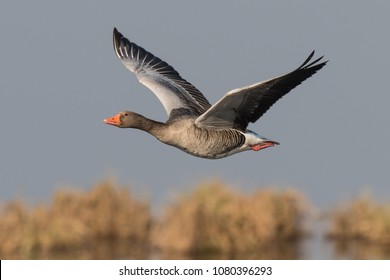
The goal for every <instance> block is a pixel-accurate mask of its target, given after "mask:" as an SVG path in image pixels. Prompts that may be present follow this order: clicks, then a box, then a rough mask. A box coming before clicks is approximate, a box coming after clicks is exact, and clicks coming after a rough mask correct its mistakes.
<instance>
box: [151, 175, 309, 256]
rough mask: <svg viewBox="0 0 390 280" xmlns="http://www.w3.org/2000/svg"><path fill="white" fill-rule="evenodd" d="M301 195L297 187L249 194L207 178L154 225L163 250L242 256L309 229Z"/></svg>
mask: <svg viewBox="0 0 390 280" xmlns="http://www.w3.org/2000/svg"><path fill="white" fill-rule="evenodd" d="M305 210H306V208H305V202H304V199H303V196H302V195H300V194H298V193H297V192H294V191H277V190H271V189H267V190H260V191H257V192H255V193H253V194H251V195H245V194H242V193H240V192H238V191H234V190H232V189H230V188H227V187H226V186H225V185H224V184H223V183H221V182H209V183H204V184H203V185H201V186H198V187H197V188H196V189H195V191H193V192H192V193H190V194H188V195H184V196H181V197H179V198H178V199H176V200H175V201H174V202H173V203H171V204H170V205H169V206H168V207H167V208H166V211H165V213H164V215H163V216H162V218H161V219H160V221H159V223H158V224H157V225H156V226H155V227H154V231H153V234H152V236H153V244H154V245H155V246H157V247H158V248H160V249H161V250H162V251H171V252H186V253H189V254H196V255H199V254H213V253H222V254H228V255H230V256H231V255H240V254H242V253H251V252H254V251H258V250H262V249H264V248H265V247H267V246H269V245H272V244H276V243H280V242H283V241H289V240H297V239H298V238H300V237H302V236H303V234H304V233H305V230H304V227H303V219H304V216H305Z"/></svg>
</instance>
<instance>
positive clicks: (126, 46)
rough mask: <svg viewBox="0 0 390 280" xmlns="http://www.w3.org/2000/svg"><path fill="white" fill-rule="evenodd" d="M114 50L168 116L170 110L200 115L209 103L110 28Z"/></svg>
mask: <svg viewBox="0 0 390 280" xmlns="http://www.w3.org/2000/svg"><path fill="white" fill-rule="evenodd" d="M113 37H114V38H113V39H114V49H115V53H116V55H117V56H118V57H119V59H120V60H121V61H122V63H123V64H124V65H125V66H126V68H127V69H129V70H130V71H131V72H133V73H134V74H135V75H136V76H137V79H138V80H139V81H140V82H141V83H142V84H143V85H145V86H146V87H148V88H149V89H150V90H151V91H153V92H154V94H155V95H156V96H157V98H158V99H159V100H160V102H161V103H162V105H163V106H164V108H165V110H166V112H167V114H168V116H169V115H170V114H171V112H172V110H174V109H185V110H180V111H182V112H186V113H187V114H188V113H189V114H193V115H197V116H199V115H201V114H202V113H204V112H205V111H206V110H207V109H208V108H210V106H211V105H210V103H209V102H208V101H207V99H206V98H205V97H204V96H203V94H202V93H201V92H200V91H199V90H198V89H197V88H195V87H194V86H193V85H192V84H190V83H189V82H187V81H186V80H184V79H183V78H182V77H180V75H179V73H178V72H177V71H176V70H175V69H173V67H172V66H170V65H169V64H168V63H166V62H164V61H162V60H161V59H160V58H158V57H156V56H154V55H153V54H151V53H149V52H148V51H146V50H145V49H143V48H142V47H139V46H137V45H136V44H135V43H132V42H130V41H129V40H128V39H127V38H125V37H123V35H122V34H121V33H120V32H118V30H117V29H116V28H114V36H113Z"/></svg>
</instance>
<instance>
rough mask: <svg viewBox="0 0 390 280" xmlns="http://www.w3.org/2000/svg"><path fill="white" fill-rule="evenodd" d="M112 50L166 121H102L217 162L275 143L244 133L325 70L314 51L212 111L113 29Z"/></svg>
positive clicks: (124, 117)
mask: <svg viewBox="0 0 390 280" xmlns="http://www.w3.org/2000/svg"><path fill="white" fill-rule="evenodd" d="M113 45H114V50H115V53H116V55H117V56H118V58H119V59H120V61H121V62H122V63H123V65H124V66H125V67H126V68H127V69H128V70H130V71H131V72H133V73H134V74H135V75H136V77H137V79H138V80H139V82H140V83H141V84H143V85H144V86H146V87H148V88H149V89H150V90H151V91H152V92H154V94H155V95H156V96H157V98H158V99H159V100H160V102H161V103H162V105H163V107H164V108H165V111H166V113H167V115H168V119H167V121H166V122H165V123H163V122H159V121H155V120H151V119H148V118H146V117H144V116H142V115H140V114H137V113H135V112H130V111H123V112H119V113H118V114H116V115H114V116H113V117H110V118H106V119H104V120H103V122H104V123H106V124H109V125H113V126H116V127H119V128H135V129H140V130H143V131H145V132H147V133H149V134H151V135H153V136H154V137H156V138H157V139H158V140H160V141H161V142H163V143H165V144H168V145H171V146H174V147H176V148H179V149H180V150H182V151H184V152H186V153H188V154H190V155H193V156H197V157H201V158H206V159H220V158H224V157H227V156H230V155H233V154H236V153H239V152H242V151H248V150H252V151H260V150H263V149H265V148H268V147H273V146H275V145H278V144H279V143H278V142H276V141H273V140H270V139H267V138H265V137H263V136H260V135H258V134H257V133H255V132H253V131H251V130H249V129H247V126H248V124H249V123H250V122H251V123H254V122H256V121H257V120H258V119H259V118H260V117H261V116H263V114H264V113H265V112H266V111H267V110H268V109H269V108H270V107H271V106H272V105H273V104H274V103H275V102H276V101H278V100H279V99H280V98H281V97H283V96H284V95H286V94H287V93H288V92H290V91H291V90H292V89H293V88H295V87H296V86H297V85H299V84H301V83H302V82H303V81H304V80H306V79H307V78H309V77H310V76H312V75H313V74H314V73H316V72H317V71H318V70H320V69H321V68H322V67H324V66H325V64H326V63H327V62H328V61H325V62H320V61H321V60H322V58H323V56H322V57H320V58H318V59H315V60H314V61H312V58H313V55H314V51H313V52H312V53H311V54H310V55H309V56H308V58H307V59H306V60H305V61H304V62H303V63H302V64H301V65H300V66H299V67H298V68H296V69H295V70H294V71H292V72H290V73H288V74H285V75H282V76H279V77H276V78H272V79H269V80H266V81H263V82H259V83H255V84H252V85H249V86H245V87H242V88H237V89H234V90H231V91H229V92H227V93H226V94H225V96H223V97H222V98H221V99H220V100H219V101H217V102H216V103H215V104H214V105H211V104H210V103H209V101H208V100H207V99H206V98H205V97H204V96H203V94H202V93H201V92H200V91H199V90H198V89H197V88H196V87H194V86H193V85H192V84H191V83H189V82H187V81H186V80H185V79H183V78H182V77H181V76H180V74H179V73H178V72H177V71H176V70H175V69H174V68H173V67H172V66H170V65H169V64H168V63H166V62H165V61H163V60H161V59H160V58H158V57H157V56H154V55H153V54H151V53H150V52H148V51H146V50H145V49H144V48H142V47H140V46H138V45H137V44H135V43H133V42H131V41H129V40H128V39H127V38H125V37H124V36H123V35H122V34H121V33H120V32H119V31H118V30H117V29H116V28H114V32H113Z"/></svg>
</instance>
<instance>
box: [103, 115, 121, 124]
mask: <svg viewBox="0 0 390 280" xmlns="http://www.w3.org/2000/svg"><path fill="white" fill-rule="evenodd" d="M103 122H104V123H106V124H110V125H113V126H120V125H121V115H120V114H116V115H115V116H113V117H111V118H107V119H104V120H103Z"/></svg>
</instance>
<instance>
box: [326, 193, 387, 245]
mask: <svg viewBox="0 0 390 280" xmlns="http://www.w3.org/2000/svg"><path fill="white" fill-rule="evenodd" d="M330 220H331V227H330V230H329V232H328V237H330V238H333V239H338V240H339V241H340V240H361V241H364V242H367V243H375V244H382V245H390V204H381V203H377V202H374V201H373V199H371V198H370V197H368V196H362V197H360V198H358V199H355V200H354V201H352V202H350V203H347V204H345V205H343V206H340V207H338V209H336V210H335V211H334V212H333V213H332V214H331V219H330Z"/></svg>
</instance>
